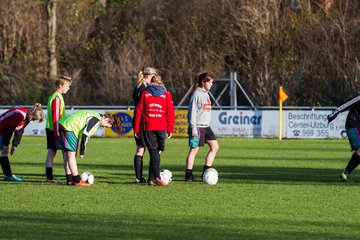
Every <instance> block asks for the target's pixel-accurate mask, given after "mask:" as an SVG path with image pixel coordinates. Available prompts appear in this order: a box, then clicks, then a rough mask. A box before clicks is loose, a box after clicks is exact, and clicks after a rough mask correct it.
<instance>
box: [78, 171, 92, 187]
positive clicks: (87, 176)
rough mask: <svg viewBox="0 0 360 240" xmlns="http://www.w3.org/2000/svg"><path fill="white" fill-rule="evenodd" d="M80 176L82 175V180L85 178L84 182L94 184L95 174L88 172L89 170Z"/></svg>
mask: <svg viewBox="0 0 360 240" xmlns="http://www.w3.org/2000/svg"><path fill="white" fill-rule="evenodd" d="M80 177H81V180H83V181H84V182H87V183H89V184H93V183H94V180H95V178H94V175H93V174H92V173H91V172H88V171H86V172H83V173H82V174H81V175H80Z"/></svg>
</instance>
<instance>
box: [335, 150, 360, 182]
mask: <svg viewBox="0 0 360 240" xmlns="http://www.w3.org/2000/svg"><path fill="white" fill-rule="evenodd" d="M359 164H360V149H358V150H356V151H355V152H354V153H353V155H352V156H351V158H350V160H349V162H348V164H347V166H346V168H345V169H344V170H343V172H342V173H341V174H340V176H339V181H340V182H346V181H348V180H349V176H350V174H351V173H352V171H354V170H355V168H356V167H357V166H359Z"/></svg>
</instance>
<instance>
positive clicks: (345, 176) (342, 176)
mask: <svg viewBox="0 0 360 240" xmlns="http://www.w3.org/2000/svg"><path fill="white" fill-rule="evenodd" d="M338 181H339V182H347V181H349V174H346V173H344V172H342V173H341V174H340V176H339V177H338Z"/></svg>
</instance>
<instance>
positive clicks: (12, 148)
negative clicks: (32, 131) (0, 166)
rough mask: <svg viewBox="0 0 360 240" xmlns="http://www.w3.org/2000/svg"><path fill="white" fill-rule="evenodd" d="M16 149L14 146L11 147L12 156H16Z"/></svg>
mask: <svg viewBox="0 0 360 240" xmlns="http://www.w3.org/2000/svg"><path fill="white" fill-rule="evenodd" d="M15 148H16V147H14V146H12V147H11V150H10V155H13V154H14V152H15Z"/></svg>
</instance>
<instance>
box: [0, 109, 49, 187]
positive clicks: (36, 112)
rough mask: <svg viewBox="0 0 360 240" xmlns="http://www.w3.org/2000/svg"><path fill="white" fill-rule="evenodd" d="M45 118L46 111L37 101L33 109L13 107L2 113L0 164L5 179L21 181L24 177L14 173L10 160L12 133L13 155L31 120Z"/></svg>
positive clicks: (0, 124)
mask: <svg viewBox="0 0 360 240" xmlns="http://www.w3.org/2000/svg"><path fill="white" fill-rule="evenodd" d="M43 119H44V112H43V110H42V109H41V104H40V103H35V106H34V107H33V108H32V109H28V108H11V109H9V110H8V111H6V112H4V113H3V114H1V115H0V150H1V156H0V164H1V168H2V170H3V173H4V180H5V181H16V182H21V181H22V179H21V178H19V177H16V176H15V175H13V174H12V171H11V166H10V162H9V157H8V154H9V143H10V139H11V137H12V135H13V134H14V138H13V141H12V147H11V150H10V155H13V154H14V152H15V148H16V147H17V146H18V145H19V144H20V141H21V137H22V135H23V133H24V128H25V127H26V126H27V125H28V124H29V122H30V121H35V120H38V121H39V122H42V121H43Z"/></svg>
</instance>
